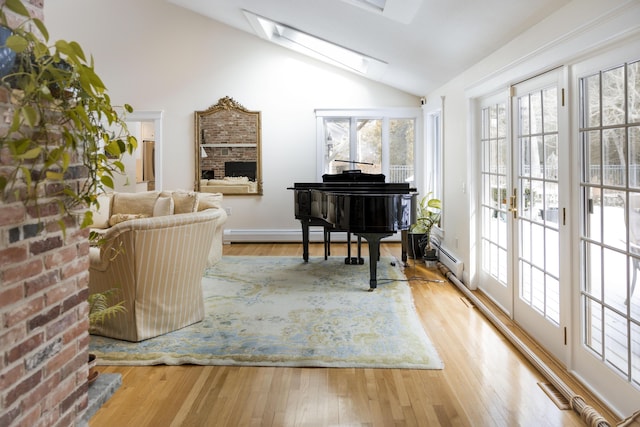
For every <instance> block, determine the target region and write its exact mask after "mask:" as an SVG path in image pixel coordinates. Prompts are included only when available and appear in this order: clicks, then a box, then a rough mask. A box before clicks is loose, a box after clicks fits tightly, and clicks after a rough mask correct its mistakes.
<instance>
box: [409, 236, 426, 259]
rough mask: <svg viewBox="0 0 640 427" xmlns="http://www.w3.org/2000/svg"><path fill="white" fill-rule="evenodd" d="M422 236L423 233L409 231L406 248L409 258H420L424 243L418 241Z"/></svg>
mask: <svg viewBox="0 0 640 427" xmlns="http://www.w3.org/2000/svg"><path fill="white" fill-rule="evenodd" d="M424 238H425V234H424V233H409V247H408V248H407V251H408V252H409V253H408V256H409V258H413V259H422V248H423V247H424V244H421V243H420V242H421V241H422V240H423V239H424Z"/></svg>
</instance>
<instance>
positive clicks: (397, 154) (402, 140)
mask: <svg viewBox="0 0 640 427" xmlns="http://www.w3.org/2000/svg"><path fill="white" fill-rule="evenodd" d="M414 141H415V120H413V119H391V120H389V177H388V179H387V182H409V183H412V182H414V181H415V176H414V171H413V147H414Z"/></svg>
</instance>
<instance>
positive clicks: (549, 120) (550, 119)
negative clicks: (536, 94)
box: [542, 87, 558, 133]
mask: <svg viewBox="0 0 640 427" xmlns="http://www.w3.org/2000/svg"><path fill="white" fill-rule="evenodd" d="M542 97H543V102H544V105H543V107H544V132H545V133H549V132H557V131H558V88H556V87H553V88H551V89H546V90H544V91H543V92H542Z"/></svg>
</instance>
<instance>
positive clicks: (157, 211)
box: [153, 196, 174, 216]
mask: <svg viewBox="0 0 640 427" xmlns="http://www.w3.org/2000/svg"><path fill="white" fill-rule="evenodd" d="M173 206H174V205H173V198H172V197H162V196H161V197H158V199H157V200H156V204H155V205H154V206H153V216H166V215H173Z"/></svg>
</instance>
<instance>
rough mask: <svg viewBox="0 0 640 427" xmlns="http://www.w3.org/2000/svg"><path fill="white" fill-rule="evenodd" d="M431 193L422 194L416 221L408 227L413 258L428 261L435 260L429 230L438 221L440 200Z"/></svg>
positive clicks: (440, 207) (435, 256)
mask: <svg viewBox="0 0 640 427" xmlns="http://www.w3.org/2000/svg"><path fill="white" fill-rule="evenodd" d="M431 195H432V193H429V194H427V195H426V196H424V197H423V198H422V199H421V200H420V203H419V205H418V208H417V211H416V222H415V223H414V224H412V225H411V227H410V228H409V234H410V238H411V242H412V247H413V252H414V253H413V255H414V257H415V258H420V257H422V258H424V259H425V260H428V261H434V260H437V259H438V257H437V253H436V250H435V248H433V247H432V245H431V231H432V229H433V226H434V225H436V224H438V223H439V222H440V213H441V211H442V202H441V201H440V199H436V198H433V197H431Z"/></svg>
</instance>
